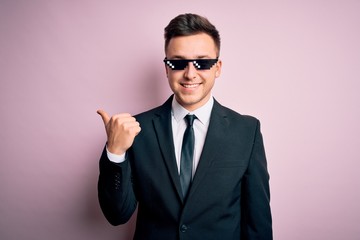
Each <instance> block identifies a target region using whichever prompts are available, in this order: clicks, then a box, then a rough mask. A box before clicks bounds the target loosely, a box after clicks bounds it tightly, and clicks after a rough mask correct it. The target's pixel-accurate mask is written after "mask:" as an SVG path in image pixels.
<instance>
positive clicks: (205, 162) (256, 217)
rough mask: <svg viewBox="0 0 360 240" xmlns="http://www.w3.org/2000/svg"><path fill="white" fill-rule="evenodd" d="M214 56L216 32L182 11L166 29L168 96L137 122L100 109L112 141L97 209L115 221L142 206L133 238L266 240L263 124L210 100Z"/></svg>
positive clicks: (216, 71) (216, 66) (216, 64)
mask: <svg viewBox="0 0 360 240" xmlns="http://www.w3.org/2000/svg"><path fill="white" fill-rule="evenodd" d="M219 52H220V36H219V33H218V31H217V30H216V28H215V27H214V26H213V25H212V24H211V23H210V22H209V21H208V20H207V19H206V18H204V17H201V16H198V15H195V14H183V15H179V16H177V17H176V18H174V19H173V20H171V21H170V23H169V25H168V26H167V27H166V28H165V55H166V57H165V60H164V62H165V67H166V74H167V78H168V81H169V85H170V88H171V90H172V91H173V93H174V94H173V95H172V96H171V97H170V98H169V99H168V100H167V101H166V102H165V103H164V104H163V105H162V106H159V107H157V108H154V109H152V110H150V111H148V112H145V113H141V114H139V115H137V116H135V117H132V116H131V115H130V114H127V113H124V114H118V115H114V116H112V117H111V118H110V117H109V116H108V114H107V113H106V112H105V111H102V110H99V111H98V113H99V114H100V115H101V117H102V119H103V121H104V124H105V128H106V133H107V137H108V140H107V145H106V148H105V149H104V152H103V154H102V156H101V159H100V176H99V183H98V193H99V202H100V206H101V208H102V211H103V213H104V215H105V217H106V218H107V219H108V221H109V222H110V223H111V224H113V225H118V224H123V223H125V222H127V221H128V219H129V218H130V217H131V216H132V214H133V212H134V211H135V209H136V207H137V206H138V215H137V223H136V229H135V236H134V239H147V240H150V239H156V240H159V239H165V240H176V239H189V240H197V239H202V240H209V239H217V240H218V239H224V240H232V239H237V240H238V239H262V240H264V239H272V220H271V212H270V205H269V201H270V192H269V175H268V171H267V163H266V158H265V152H264V147H263V140H262V136H261V133H260V123H259V121H258V120H257V119H255V118H253V117H250V116H244V115H240V114H238V113H236V112H234V111H232V110H230V109H228V108H225V107H223V106H221V105H220V104H219V103H218V102H217V101H216V100H215V99H214V98H213V97H212V93H211V90H212V88H213V86H214V82H215V79H216V78H217V77H219V76H220V73H221V65H222V62H221V61H220V60H219V59H218V58H219ZM185 119H186V120H185ZM189 119H190V120H189Z"/></svg>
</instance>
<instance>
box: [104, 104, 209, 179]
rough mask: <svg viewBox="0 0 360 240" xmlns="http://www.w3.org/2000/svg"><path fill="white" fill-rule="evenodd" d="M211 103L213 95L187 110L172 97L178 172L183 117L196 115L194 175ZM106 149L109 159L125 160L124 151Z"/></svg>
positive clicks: (173, 129) (182, 134)
mask: <svg viewBox="0 0 360 240" xmlns="http://www.w3.org/2000/svg"><path fill="white" fill-rule="evenodd" d="M213 105H214V99H213V97H210V99H209V101H207V103H206V104H205V105H204V106H202V107H200V108H198V109H196V110H195V111H192V112H189V111H188V110H186V109H185V108H184V107H183V106H181V105H180V104H179V103H178V102H177V101H176V99H175V97H174V98H173V101H172V106H171V127H172V132H173V141H174V147H175V157H176V164H177V167H178V172H179V174H180V157H181V147H182V140H183V136H184V132H185V130H186V127H187V124H186V120H185V119H184V118H185V116H186V115H187V114H195V115H196V117H197V119H195V121H194V124H193V127H194V135H195V147H194V161H193V171H192V172H193V176H194V174H195V171H196V168H197V166H198V164H199V160H200V156H201V153H202V149H203V147H204V143H205V138H206V134H207V130H208V127H209V122H210V115H211V110H212V107H213ZM106 151H107V156H108V158H109V160H110V161H112V162H116V163H121V162H123V161H125V153H124V154H122V155H117V154H113V153H111V152H109V151H108V150H107V149H106Z"/></svg>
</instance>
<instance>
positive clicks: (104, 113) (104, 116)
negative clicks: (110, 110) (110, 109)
mask: <svg viewBox="0 0 360 240" xmlns="http://www.w3.org/2000/svg"><path fill="white" fill-rule="evenodd" d="M97 113H98V114H99V115H100V116H101V118H102V120H103V122H104V124H105V125H107V124H108V122H109V120H110V117H109V115H108V114H107V112H105V111H104V110H97Z"/></svg>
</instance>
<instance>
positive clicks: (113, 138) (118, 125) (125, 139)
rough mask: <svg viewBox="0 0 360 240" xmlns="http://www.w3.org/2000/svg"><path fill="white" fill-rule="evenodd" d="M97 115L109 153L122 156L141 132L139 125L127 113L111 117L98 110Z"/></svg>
mask: <svg viewBox="0 0 360 240" xmlns="http://www.w3.org/2000/svg"><path fill="white" fill-rule="evenodd" d="M97 113H98V114H99V115H100V116H101V118H102V120H103V122H104V125H105V130H106V135H107V148H108V150H109V152H111V153H113V154H118V155H122V154H123V153H125V152H126V151H127V150H128V149H129V148H130V147H131V145H132V144H133V142H134V139H135V137H136V135H138V134H139V132H140V131H141V128H140V124H139V123H138V122H137V121H136V119H135V118H134V117H132V116H131V115H130V114H129V113H121V114H116V115H114V116H112V117H109V115H108V114H107V113H106V112H105V111H103V110H98V111H97Z"/></svg>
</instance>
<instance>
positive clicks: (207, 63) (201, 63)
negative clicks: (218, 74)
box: [193, 59, 218, 70]
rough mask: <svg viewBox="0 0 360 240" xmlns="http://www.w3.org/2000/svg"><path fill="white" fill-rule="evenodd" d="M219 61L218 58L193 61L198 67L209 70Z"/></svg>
mask: <svg viewBox="0 0 360 240" xmlns="http://www.w3.org/2000/svg"><path fill="white" fill-rule="evenodd" d="M217 61H218V60H217V59H197V60H194V61H193V64H194V66H195V67H196V68H197V69H200V70H209V69H210V68H211V67H212V66H214V64H215V63H216V62H217Z"/></svg>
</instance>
